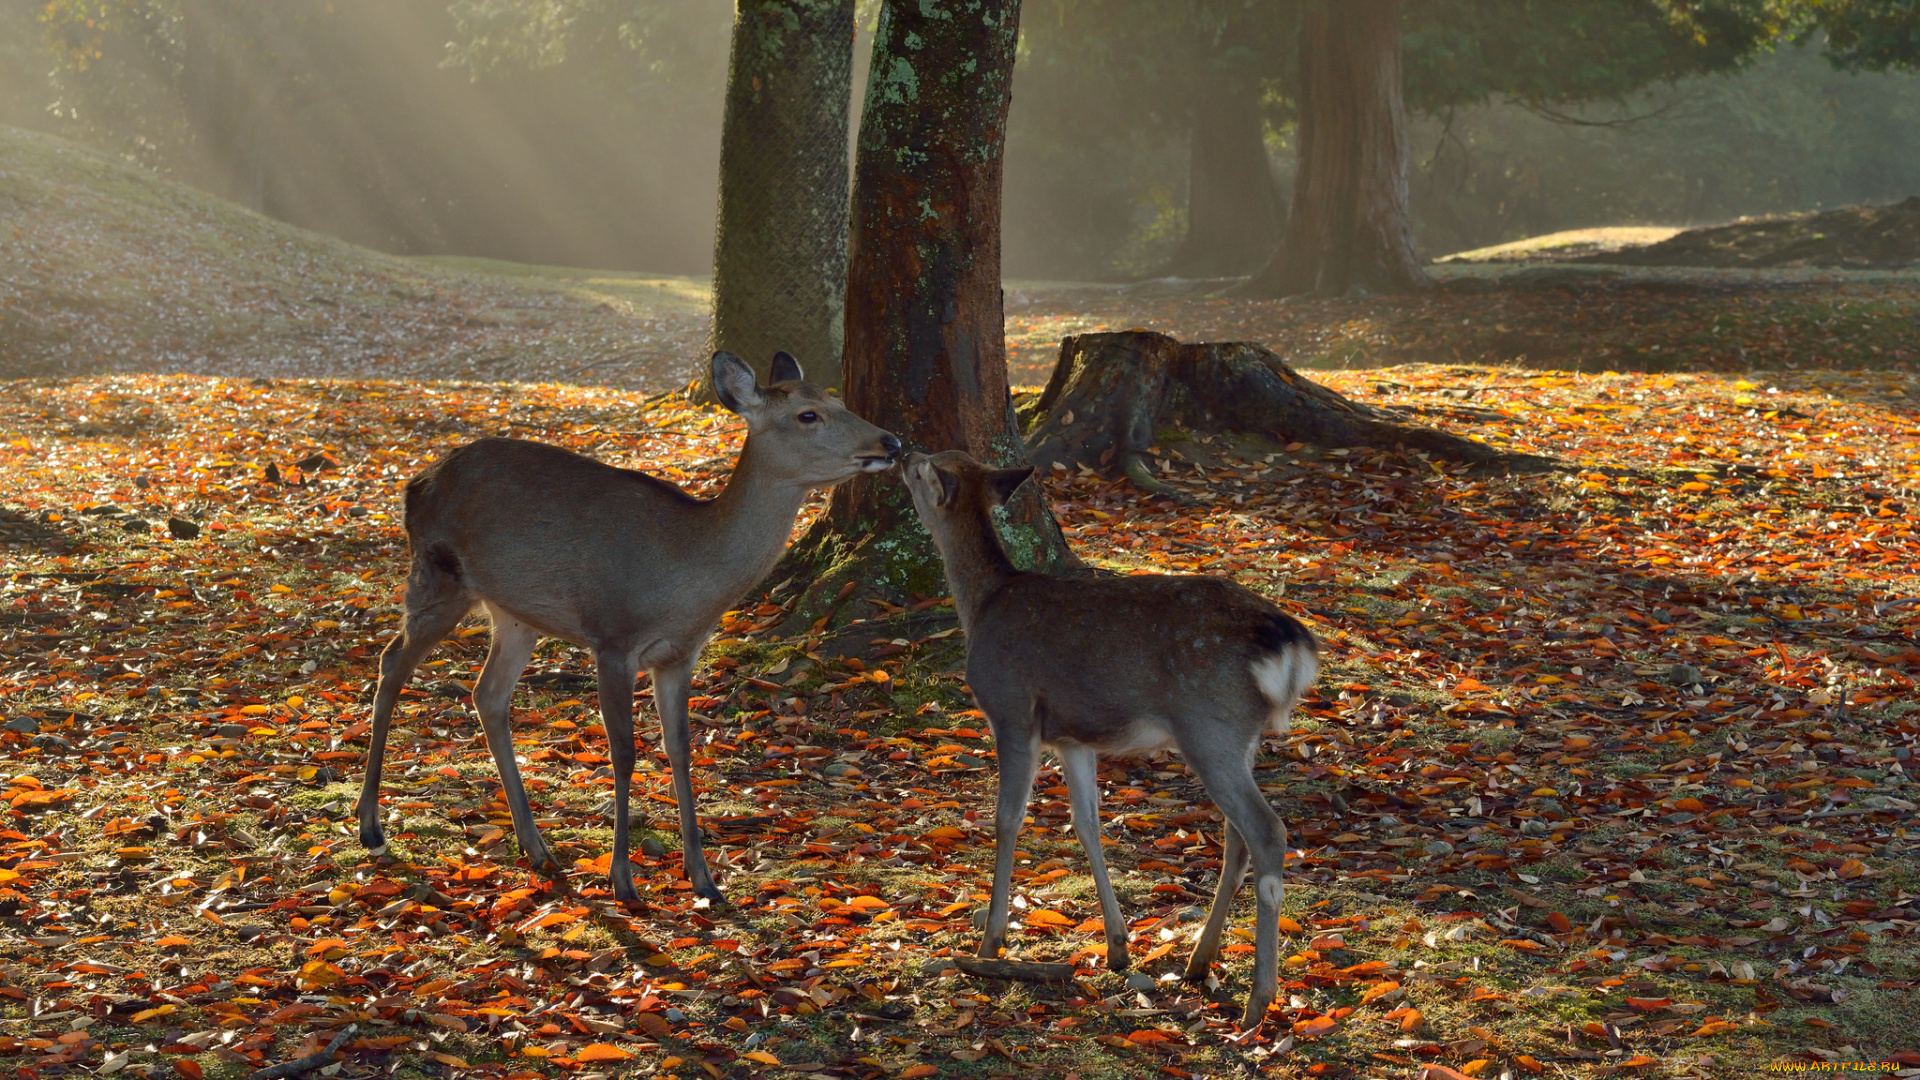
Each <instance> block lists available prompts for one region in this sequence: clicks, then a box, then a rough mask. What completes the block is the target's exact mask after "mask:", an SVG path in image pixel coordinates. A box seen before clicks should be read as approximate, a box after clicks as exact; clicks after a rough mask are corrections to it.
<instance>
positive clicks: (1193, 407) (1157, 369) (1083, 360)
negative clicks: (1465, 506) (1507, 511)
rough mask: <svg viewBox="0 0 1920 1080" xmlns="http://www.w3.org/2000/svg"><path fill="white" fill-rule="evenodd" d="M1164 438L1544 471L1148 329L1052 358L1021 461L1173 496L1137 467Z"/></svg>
mask: <svg viewBox="0 0 1920 1080" xmlns="http://www.w3.org/2000/svg"><path fill="white" fill-rule="evenodd" d="M1169 429H1176V430H1183V431H1195V432H1202V433H1232V434H1254V435H1265V436H1267V437H1268V438H1271V439H1273V440H1275V441H1276V442H1280V443H1292V442H1302V443H1312V444H1314V445H1316V446H1321V447H1326V448H1329V449H1333V448H1339V447H1361V446H1367V447H1375V448H1378V449H1396V448H1398V449H1402V450H1405V451H1408V452H1418V453H1425V454H1427V455H1429V456H1431V457H1436V458H1440V459H1443V460H1447V461H1455V462H1460V463H1462V464H1466V465H1470V466H1473V467H1475V468H1482V469H1499V470H1504V471H1511V472H1531V471H1537V470H1539V469H1543V468H1547V467H1549V466H1550V465H1551V462H1550V461H1549V460H1548V459H1546V458H1541V457H1536V456H1534V455H1531V454H1515V453H1510V452H1507V451H1503V450H1499V449H1497V448H1495V447H1492V446H1488V445H1487V444H1486V443H1481V442H1475V441H1474V440H1472V439H1466V438H1462V437H1461V436H1458V435H1454V434H1452V433H1450V432H1446V431H1440V430H1438V429H1435V428H1429V427H1420V426H1417V425H1413V424H1407V423H1404V422H1402V421H1401V420H1400V419H1399V418H1398V417H1397V416H1395V415H1394V414H1393V413H1391V412H1388V411H1386V410H1384V409H1377V408H1374V407H1373V406H1371V405H1366V404H1363V403H1361V402H1358V401H1354V400H1352V399H1350V398H1348V397H1346V396H1344V395H1342V394H1340V393H1338V392H1336V391H1334V390H1330V389H1328V388H1326V387H1324V386H1321V385H1320V384H1319V383H1316V382H1313V381H1312V380H1310V379H1306V378H1303V377H1302V376H1301V375H1300V374H1299V373H1298V372H1296V371H1294V370H1293V368H1291V367H1289V366H1288V365H1287V362H1286V361H1285V360H1282V359H1281V358H1280V357H1278V356H1276V355H1274V354H1273V353H1272V352H1270V351H1268V350H1267V349H1264V348H1262V347H1260V346H1259V345H1255V344H1252V343H1250V342H1244V341H1230V342H1218V343H1199V344H1192V345H1188V344H1183V343H1181V342H1179V341H1177V340H1175V339H1173V338H1170V337H1168V336H1166V335H1165V334H1155V333H1151V332H1149V331H1145V330H1127V331H1121V332H1118V333H1106V334H1080V335H1077V336H1075V337H1069V338H1067V339H1065V340H1064V341H1062V342H1061V343H1060V360H1059V362H1058V363H1057V364H1056V365H1055V366H1054V369H1053V376H1052V378H1050V379H1049V380H1048V381H1047V388H1046V390H1045V391H1044V392H1042V393H1041V395H1040V400H1039V403H1038V405H1037V407H1036V420H1035V423H1034V425H1033V426H1032V428H1031V429H1030V430H1029V431H1028V433H1027V457H1028V460H1030V461H1032V462H1033V463H1034V464H1036V465H1039V466H1040V467H1042V468H1047V467H1050V466H1052V465H1054V464H1055V463H1062V464H1065V465H1069V466H1077V465H1084V466H1086V467H1088V468H1090V469H1094V470H1096V471H1099V472H1102V473H1105V474H1108V475H1112V474H1114V473H1116V472H1124V473H1125V474H1126V475H1127V476H1128V477H1129V478H1130V479H1132V480H1133V482H1134V484H1135V486H1137V487H1140V488H1142V489H1144V490H1148V491H1152V492H1154V493H1156V494H1163V495H1174V494H1177V493H1176V492H1175V491H1174V490H1173V489H1172V488H1169V487H1168V486H1167V485H1165V484H1162V483H1161V482H1160V481H1158V480H1156V479H1154V478H1153V476H1152V474H1151V473H1150V472H1149V471H1148V469H1147V467H1146V459H1147V457H1148V456H1149V448H1150V447H1154V446H1157V445H1158V444H1159V442H1160V432H1163V431H1167V430H1169Z"/></svg>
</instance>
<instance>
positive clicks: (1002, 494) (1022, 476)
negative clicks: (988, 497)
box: [987, 465, 1033, 506]
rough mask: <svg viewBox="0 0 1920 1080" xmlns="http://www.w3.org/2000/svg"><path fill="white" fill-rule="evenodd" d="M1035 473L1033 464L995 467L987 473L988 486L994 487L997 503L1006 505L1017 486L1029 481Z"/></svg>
mask: <svg viewBox="0 0 1920 1080" xmlns="http://www.w3.org/2000/svg"><path fill="white" fill-rule="evenodd" d="M1032 475H1033V466H1031V465H1022V466H1020V467H1019V468H1017V469H995V470H994V471H992V472H990V473H988V474H987V486H988V487H989V488H991V489H992V491H993V496H994V500H995V502H996V503H997V504H999V505H1001V506H1005V505H1006V503H1007V500H1008V499H1011V498H1013V492H1014V489H1015V488H1018V487H1019V486H1020V485H1021V484H1024V483H1026V482H1027V478H1028V477H1030V476H1032Z"/></svg>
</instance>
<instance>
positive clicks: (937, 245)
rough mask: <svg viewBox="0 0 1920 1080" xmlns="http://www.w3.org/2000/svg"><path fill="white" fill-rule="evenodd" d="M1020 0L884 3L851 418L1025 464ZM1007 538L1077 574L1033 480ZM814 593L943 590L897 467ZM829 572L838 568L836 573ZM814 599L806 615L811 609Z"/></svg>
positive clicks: (852, 333) (862, 205)
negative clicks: (1010, 327) (1012, 353)
mask: <svg viewBox="0 0 1920 1080" xmlns="http://www.w3.org/2000/svg"><path fill="white" fill-rule="evenodd" d="M1019 14H1020V5H1019V3H1018V0H887V3H886V4H885V5H884V6H883V7H882V8H881V11H880V21H879V25H878V27H877V29H876V30H875V34H874V42H873V61H872V66H871V71H872V75H871V76H870V78H869V80H868V87H867V98H866V103H865V108H864V111H863V113H862V114H861V122H860V138H859V144H858V152H857V155H856V158H855V164H854V196H853V227H852V233H851V239H850V241H849V254H850V258H849V276H848V282H847V301H846V345H845V349H844V352H843V354H842V355H843V361H842V368H841V379H842V386H843V388H844V396H845V400H846V403H847V406H848V408H850V409H852V410H853V411H854V412H855V413H856V414H858V415H859V416H861V417H864V418H865V419H867V420H869V421H871V422H872V423H875V424H878V425H880V426H881V427H883V428H886V429H887V430H889V431H891V432H893V433H895V434H896V435H898V436H899V437H900V439H901V440H902V441H903V442H904V443H905V444H906V445H907V447H908V448H909V449H912V450H921V451H927V452H936V451H941V450H965V451H966V452H967V453H969V454H971V455H973V456H974V457H975V458H977V459H979V460H980V461H983V462H989V463H994V464H997V465H1001V466H1012V465H1016V464H1019V463H1021V462H1023V461H1024V460H1025V456H1024V448H1023V446H1022V444H1021V441H1020V437H1019V433H1018V431H1017V429H1016V427H1015V422H1014V418H1013V410H1012V400H1011V396H1010V395H1009V393H1008V387H1007V357H1006V337H1005V328H1004V325H1003V319H1002V309H1001V297H1000V186H1001V165H1002V150H1003V148H1004V146H1005V142H1006V123H1007V107H1008V104H1009V102H1010V100H1011V89H1012V77H1013V62H1014V49H1015V45H1016V44H1017V42H1018V36H1019ZM1001 534H1002V537H1003V539H1005V540H1006V541H1007V547H1008V553H1009V555H1010V556H1012V558H1013V559H1014V561H1015V562H1016V563H1017V564H1019V565H1021V566H1023V567H1027V568H1034V569H1041V570H1046V569H1052V568H1063V567H1071V566H1076V565H1077V563H1075V561H1074V560H1073V557H1072V555H1071V554H1070V553H1069V552H1068V551H1067V548H1066V542H1065V538H1064V537H1062V536H1061V534H1060V529H1059V526H1058V525H1057V524H1056V523H1055V522H1054V520H1053V516H1052V513H1051V512H1050V511H1049V510H1048V509H1047V506H1046V501H1045V499H1044V497H1043V496H1042V494H1041V492H1040V491H1039V488H1038V485H1037V484H1029V485H1027V486H1025V487H1024V488H1022V489H1021V491H1020V492H1019V493H1017V494H1016V496H1015V498H1014V499H1013V500H1012V501H1011V502H1010V503H1009V505H1008V508H1007V518H1006V520H1005V521H1003V522H1002V529H1001ZM793 557H794V558H795V559H797V560H800V561H803V562H805V563H808V564H809V566H808V567H807V569H808V570H809V571H810V576H811V577H812V578H813V580H814V581H815V583H816V584H815V588H816V590H818V589H821V588H824V587H826V586H828V585H831V584H834V583H835V582H836V581H840V580H859V581H860V582H861V583H862V584H863V585H865V586H868V587H870V588H873V589H876V590H878V591H881V592H890V593H895V594H903V595H910V594H913V593H919V594H922V595H927V596H934V595H940V594H942V593H944V592H945V588H946V587H945V583H944V577H943V575H942V571H941V567H940V560H939V556H938V555H937V554H936V553H935V552H934V550H933V542H932V540H931V539H930V538H929V537H928V536H927V535H926V531H925V530H924V529H923V528H922V527H921V525H920V521H919V518H918V517H917V516H916V515H915V513H914V510H913V504H912V501H911V500H910V499H909V498H908V496H907V492H906V488H905V485H904V484H902V483H901V482H900V479H899V477H898V476H897V475H896V474H894V473H886V474H882V475H880V476H877V477H866V476H861V477H856V478H854V479H853V480H851V481H849V482H847V483H845V484H842V485H841V486H840V487H838V488H836V489H834V492H833V497H832V501H831V503H830V505H829V507H828V510H827V512H826V513H825V514H823V515H821V517H820V519H819V520H818V522H817V523H816V524H815V526H814V528H813V529H812V530H811V532H810V533H809V534H808V536H807V537H806V538H804V539H803V540H802V541H801V543H800V544H799V545H798V546H797V547H796V549H795V553H794V556H793ZM830 567H832V568H834V569H832V570H831V571H830V570H829V568H830ZM804 608H805V605H803V610H804Z"/></svg>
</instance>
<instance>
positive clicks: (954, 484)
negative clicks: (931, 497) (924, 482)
mask: <svg viewBox="0 0 1920 1080" xmlns="http://www.w3.org/2000/svg"><path fill="white" fill-rule="evenodd" d="M927 468H929V469H932V470H933V479H934V481H935V482H936V483H938V484H939V485H940V501H939V502H938V503H935V504H934V505H936V506H952V505H953V500H955V499H957V498H959V497H960V478H959V477H957V476H955V475H953V474H952V473H950V472H948V471H947V470H945V469H943V468H941V467H940V466H938V465H935V464H934V463H933V462H931V461H929V462H927Z"/></svg>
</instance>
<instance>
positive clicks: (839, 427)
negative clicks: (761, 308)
mask: <svg viewBox="0 0 1920 1080" xmlns="http://www.w3.org/2000/svg"><path fill="white" fill-rule="evenodd" d="M769 375H770V376H771V379H770V381H769V382H768V384H767V385H765V386H762V385H760V381H759V380H758V379H757V378H756V377H755V376H754V374H753V369H752V368H750V367H748V366H747V362H746V361H745V360H742V359H740V358H739V357H737V356H735V355H733V354H732V353H730V352H717V353H714V354H713V390H714V393H715V394H716V395H717V396H718V397H719V398H720V404H722V405H725V406H726V407H727V410H728V411H729V412H732V413H734V414H735V415H737V416H739V417H740V418H741V419H742V420H745V421H746V422H747V439H748V441H749V442H752V443H755V444H757V453H756V455H755V457H756V462H757V464H758V466H759V467H761V468H765V469H767V470H769V471H771V472H773V473H774V474H776V475H779V476H783V477H786V478H789V479H792V480H795V481H797V482H799V483H803V484H806V485H808V486H809V487H832V486H834V485H835V484H838V483H840V482H841V481H843V480H847V479H851V478H852V477H853V476H855V475H856V474H859V473H863V472H884V471H885V470H887V469H888V468H891V467H892V466H893V463H894V461H895V460H896V459H898V458H899V456H900V440H899V439H898V438H896V437H894V436H893V435H892V434H891V433H889V432H885V431H882V430H880V429H879V428H877V427H874V426H873V425H872V424H869V423H867V422H866V421H865V420H862V419H860V418H859V417H857V416H855V415H853V413H852V412H850V411H849V410H848V409H847V407H846V406H845V405H842V404H841V403H840V399H838V398H836V397H834V396H832V395H831V394H828V393H827V392H826V391H824V390H822V389H820V388H819V387H817V386H815V385H813V384H812V383H810V382H807V381H806V377H805V375H804V374H803V373H802V372H801V370H800V361H798V360H795V359H794V358H793V357H792V356H791V355H789V354H787V353H784V352H781V353H775V354H774V356H773V368H772V370H771V371H770V372H769Z"/></svg>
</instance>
